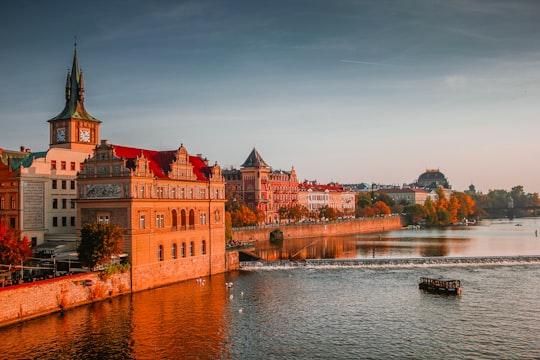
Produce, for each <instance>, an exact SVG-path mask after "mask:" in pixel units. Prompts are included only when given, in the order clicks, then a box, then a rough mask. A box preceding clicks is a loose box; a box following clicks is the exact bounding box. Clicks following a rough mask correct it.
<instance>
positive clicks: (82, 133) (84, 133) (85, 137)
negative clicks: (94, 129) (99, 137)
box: [79, 129, 90, 142]
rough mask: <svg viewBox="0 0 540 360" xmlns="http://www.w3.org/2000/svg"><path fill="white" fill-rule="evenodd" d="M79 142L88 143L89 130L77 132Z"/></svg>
mask: <svg viewBox="0 0 540 360" xmlns="http://www.w3.org/2000/svg"><path fill="white" fill-rule="evenodd" d="M79 141H81V142H90V130H88V129H81V130H80V131H79Z"/></svg>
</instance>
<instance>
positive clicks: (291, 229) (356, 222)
mask: <svg viewBox="0 0 540 360" xmlns="http://www.w3.org/2000/svg"><path fill="white" fill-rule="evenodd" d="M402 227H403V221H402V219H401V217H400V216H386V217H380V218H366V219H350V220H342V221H333V222H319V223H307V224H272V225H267V226H264V227H253V228H238V229H233V239H234V240H235V241H240V242H258V241H268V239H269V236H270V235H269V234H270V232H271V231H272V230H275V229H280V230H281V231H283V238H284V239H299V238H309V237H316V236H325V235H349V234H369V233H377V232H386V231H391V230H399V229H401V228H402Z"/></svg>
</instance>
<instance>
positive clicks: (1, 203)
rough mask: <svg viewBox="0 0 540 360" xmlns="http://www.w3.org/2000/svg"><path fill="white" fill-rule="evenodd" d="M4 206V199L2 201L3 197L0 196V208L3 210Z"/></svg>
mask: <svg viewBox="0 0 540 360" xmlns="http://www.w3.org/2000/svg"><path fill="white" fill-rule="evenodd" d="M5 206H6V204H5V201H4V197H3V196H2V197H0V210H3V209H4V207H5Z"/></svg>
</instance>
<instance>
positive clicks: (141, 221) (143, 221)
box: [139, 215, 146, 229]
mask: <svg viewBox="0 0 540 360" xmlns="http://www.w3.org/2000/svg"><path fill="white" fill-rule="evenodd" d="M139 228H141V229H145V228H146V216H145V215H141V217H140V218H139Z"/></svg>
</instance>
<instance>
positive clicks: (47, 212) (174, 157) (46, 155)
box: [0, 48, 234, 291]
mask: <svg viewBox="0 0 540 360" xmlns="http://www.w3.org/2000/svg"><path fill="white" fill-rule="evenodd" d="M65 100H66V103H65V106H64V109H63V110H62V111H61V112H60V113H59V114H58V115H57V116H55V117H53V118H52V119H50V120H48V122H49V129H50V135H49V149H48V150H46V151H43V152H32V151H30V150H26V149H21V151H9V150H2V149H0V216H3V217H5V218H6V219H7V221H8V224H9V225H11V226H12V227H14V228H17V229H19V230H21V232H22V235H23V236H27V237H28V238H29V239H31V240H32V243H33V245H37V247H38V248H40V247H41V250H44V249H45V250H47V251H50V253H51V254H53V253H55V252H56V251H58V252H60V251H64V250H70V251H73V250H74V249H75V248H76V244H77V240H78V237H79V234H80V229H81V227H82V225H83V224H85V223H87V222H105V223H110V224H116V225H119V226H120V227H122V228H123V229H125V235H124V245H123V246H124V251H125V253H126V254H127V256H128V259H129V262H130V263H131V265H132V289H133V290H134V291H136V290H142V289H147V288H152V287H156V286H160V285H164V284H168V283H173V282H177V281H181V280H186V279H190V278H196V277H199V276H206V275H211V274H215V273H221V272H224V271H226V270H227V268H226V267H227V264H226V262H227V260H226V257H227V256H228V255H227V253H226V251H225V221H224V219H225V216H224V215H225V214H224V212H225V182H224V179H223V176H222V173H221V168H220V167H219V166H218V165H217V164H214V165H211V166H210V165H208V162H207V161H206V160H205V159H202V158H201V157H200V156H192V155H190V154H189V153H188V151H187V150H186V149H185V148H184V146H180V147H179V148H178V149H176V150H171V151H154V150H147V149H139V148H134V147H127V146H120V145H112V144H109V143H108V142H107V141H106V140H103V141H101V139H100V126H101V121H100V120H98V119H96V118H95V117H93V116H91V115H90V114H89V113H88V111H87V110H86V109H85V106H84V100H85V91H84V79H83V74H82V72H81V71H80V70H79V65H78V58H77V49H76V48H75V51H74V55H73V64H72V67H71V70H70V71H69V72H68V75H67V80H66V87H65ZM233 260H234V259H233Z"/></svg>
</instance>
